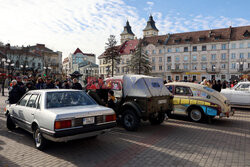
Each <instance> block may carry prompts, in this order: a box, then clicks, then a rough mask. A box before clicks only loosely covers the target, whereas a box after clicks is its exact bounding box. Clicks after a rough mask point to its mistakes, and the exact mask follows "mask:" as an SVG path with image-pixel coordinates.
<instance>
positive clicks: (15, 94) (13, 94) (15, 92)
mask: <svg viewBox="0 0 250 167" xmlns="http://www.w3.org/2000/svg"><path fill="white" fill-rule="evenodd" d="M11 84H12V88H11V89H10V92H9V103H10V104H15V103H17V102H18V101H19V100H20V99H21V97H22V96H23V94H24V93H23V89H22V88H21V87H20V86H19V85H18V84H17V80H12V82H11Z"/></svg>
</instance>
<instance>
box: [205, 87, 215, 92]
mask: <svg viewBox="0 0 250 167" xmlns="http://www.w3.org/2000/svg"><path fill="white" fill-rule="evenodd" d="M203 88H204V89H205V90H207V91H209V92H214V89H211V88H209V87H206V86H204V87H203Z"/></svg>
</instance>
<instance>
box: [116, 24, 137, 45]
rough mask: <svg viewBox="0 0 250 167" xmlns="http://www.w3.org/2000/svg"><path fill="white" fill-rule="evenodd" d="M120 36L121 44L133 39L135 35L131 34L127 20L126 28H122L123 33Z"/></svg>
mask: <svg viewBox="0 0 250 167" xmlns="http://www.w3.org/2000/svg"><path fill="white" fill-rule="evenodd" d="M120 35H121V44H122V43H123V42H125V41H127V40H131V39H134V36H135V34H134V33H133V32H132V29H131V26H130V25H129V22H128V20H127V22H126V26H124V30H123V32H122V33H121V34H120Z"/></svg>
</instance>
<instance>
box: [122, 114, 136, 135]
mask: <svg viewBox="0 0 250 167" xmlns="http://www.w3.org/2000/svg"><path fill="white" fill-rule="evenodd" d="M122 122H123V126H124V128H125V129H126V130H128V131H136V130H137V129H138V127H139V125H140V118H139V117H138V116H137V115H136V114H135V113H134V112H133V111H131V110H126V111H124V113H123V116H122Z"/></svg>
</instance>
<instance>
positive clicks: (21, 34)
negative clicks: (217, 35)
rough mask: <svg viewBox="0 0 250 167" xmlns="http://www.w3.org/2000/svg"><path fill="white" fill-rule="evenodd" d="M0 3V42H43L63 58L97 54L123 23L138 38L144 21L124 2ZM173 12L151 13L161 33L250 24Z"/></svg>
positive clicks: (19, 0)
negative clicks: (77, 50)
mask: <svg viewBox="0 0 250 167" xmlns="http://www.w3.org/2000/svg"><path fill="white" fill-rule="evenodd" d="M0 4H1V6H0V20H1V30H0V41H2V42H4V43H7V42H9V43H11V44H12V45H33V44H36V43H44V44H46V45H47V46H48V47H49V48H51V49H53V50H59V51H63V55H64V56H67V55H68V54H69V53H70V52H73V51H74V50H75V49H76V48H77V47H79V48H80V49H81V50H82V51H83V52H89V53H95V54H96V55H97V56H99V55H100V54H101V53H102V52H103V51H104V47H105V42H106V41H107V38H108V37H109V35H110V34H114V35H116V39H117V41H119V40H120V33H121V32H122V30H123V26H124V25H125V22H126V19H128V20H129V22H130V25H131V26H132V30H133V32H134V33H135V34H136V36H137V37H142V29H143V28H144V27H145V26H146V22H147V19H148V17H147V18H141V17H140V16H139V15H138V13H139V12H138V10H139V9H136V8H135V7H133V6H128V5H126V3H125V2H124V1H122V0H91V1H87V0H85V1H82V0H74V1H69V0H36V1H33V0H11V1H9V0H0ZM147 5H148V8H147V10H152V6H154V3H153V2H151V1H148V2H147ZM150 12H151V11H150ZM176 13H178V12H176V11H174V10H170V11H169V12H168V14H167V15H163V14H162V13H161V12H154V13H153V16H154V19H155V21H156V26H157V28H158V29H159V33H160V34H166V33H176V32H187V31H194V30H206V29H209V28H212V29H213V28H224V27H228V26H230V25H231V24H232V26H242V25H250V21H249V20H246V19H243V18H228V17H224V16H221V17H212V16H204V15H201V14H200V15H194V14H190V15H187V16H183V14H182V13H180V12H179V14H178V15H177V14H176ZM147 14H148V13H147Z"/></svg>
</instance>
